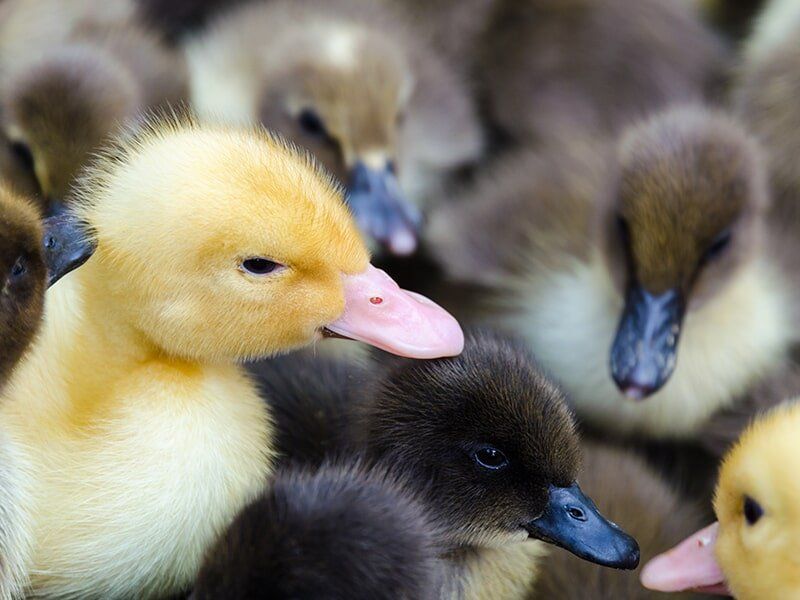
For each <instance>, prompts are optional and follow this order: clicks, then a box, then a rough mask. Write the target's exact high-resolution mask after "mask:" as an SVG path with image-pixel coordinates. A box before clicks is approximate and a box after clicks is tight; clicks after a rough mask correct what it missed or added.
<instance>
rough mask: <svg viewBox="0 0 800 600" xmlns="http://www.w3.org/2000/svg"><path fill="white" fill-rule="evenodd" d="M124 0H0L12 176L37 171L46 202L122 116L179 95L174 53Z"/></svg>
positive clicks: (0, 123) (58, 194)
mask: <svg viewBox="0 0 800 600" xmlns="http://www.w3.org/2000/svg"><path fill="white" fill-rule="evenodd" d="M128 4H130V3H129V2H128V3H126V2H124V1H122V0H115V1H114V2H109V3H105V2H100V1H98V0H71V1H68V2H61V1H60V0H58V1H56V0H34V1H32V2H31V1H29V0H7V1H6V2H5V3H4V5H3V7H2V11H3V15H4V20H0V40H2V41H0V52H2V59H0V66H1V67H2V76H1V77H0V105H1V106H0V127H2V130H3V133H4V136H5V138H6V139H7V142H8V144H9V151H10V152H11V154H12V155H13V160H14V162H13V163H11V164H13V166H14V167H15V169H16V171H18V172H19V173H18V174H16V175H15V176H16V177H18V178H22V177H27V178H28V179H33V180H35V182H36V187H37V192H38V194H39V195H40V196H41V198H42V202H43V204H44V206H45V208H46V210H53V209H54V208H57V205H58V203H60V202H61V201H62V200H63V199H64V198H65V196H66V194H67V191H68V189H69V188H70V185H71V183H72V182H73V179H74V178H75V176H76V174H77V173H78V171H79V170H80V168H81V167H82V166H83V165H84V164H85V163H86V161H87V159H88V157H89V156H90V155H91V154H92V153H93V152H95V151H96V150H97V149H98V148H99V146H100V145H101V143H102V142H103V141H104V140H105V139H106V138H107V137H108V136H109V135H110V134H111V133H112V132H114V130H115V129H116V128H117V127H118V126H119V125H120V124H121V123H123V122H124V121H126V120H128V119H131V118H133V117H135V116H137V115H138V114H140V113H141V112H142V111H144V110H145V109H148V108H151V107H158V106H161V105H163V104H166V103H168V102H175V101H178V100H179V99H180V98H181V97H182V96H183V93H184V82H185V72H184V67H183V62H182V57H181V56H180V55H178V54H177V53H175V52H172V51H170V50H168V49H167V48H166V47H165V46H163V44H162V43H161V41H160V40H159V39H158V38H157V37H156V36H155V35H153V34H151V33H150V32H148V31H146V30H145V29H144V28H143V27H142V26H141V24H139V23H138V22H137V21H136V19H135V16H134V14H133V13H132V9H131V8H130V7H128ZM115 9H116V10H115ZM9 162H10V161H6V163H7V164H8V163H9ZM54 204H55V205H56V206H55V207H54Z"/></svg>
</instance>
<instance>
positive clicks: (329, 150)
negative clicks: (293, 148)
mask: <svg viewBox="0 0 800 600" xmlns="http://www.w3.org/2000/svg"><path fill="white" fill-rule="evenodd" d="M186 51H187V56H188V63H189V72H190V87H191V101H192V105H193V106H194V108H195V109H196V110H197V111H198V112H199V113H200V114H201V115H203V116H205V117H207V118H217V119H222V120H225V121H228V122H246V123H248V122H255V121H260V122H262V123H264V124H265V125H266V126H267V127H269V128H270V129H273V130H276V131H279V132H281V133H282V134H283V135H286V136H288V137H289V138H291V139H292V140H294V141H295V142H297V143H298V144H299V145H301V146H303V147H305V148H307V149H309V150H310V151H311V152H313V154H314V155H315V156H317V158H319V159H320V160H321V161H322V162H323V164H324V165H325V166H327V167H328V168H329V169H330V170H331V171H332V172H333V173H334V174H335V175H336V176H337V177H339V179H340V180H342V181H346V182H347V185H348V202H349V204H350V207H351V209H352V210H353V212H354V214H355V216H356V219H357V220H358V222H359V224H360V226H361V228H362V230H363V231H364V232H365V233H366V234H367V235H368V237H370V238H371V239H374V240H375V241H376V242H378V243H379V244H381V245H383V246H384V247H386V248H387V249H388V250H389V251H390V253H392V254H397V255H404V256H405V255H408V254H411V253H413V252H414V251H415V249H416V248H417V243H418V233H419V228H420V226H421V213H420V210H419V204H420V203H421V202H423V201H424V199H425V197H428V196H430V197H433V196H435V195H436V194H434V191H435V190H436V189H437V188H439V187H440V186H441V185H444V181H445V180H446V178H447V175H448V174H449V173H450V172H452V171H454V170H455V169H458V168H461V167H464V166H465V165H467V164H469V163H471V162H474V161H475V160H476V159H477V158H478V156H479V154H480V150H481V133H480V127H479V125H478V122H477V119H476V116H475V110H474V107H473V105H472V102H471V98H470V96H469V94H468V92H467V90H466V88H465V85H464V83H463V82H462V81H461V80H460V79H459V77H458V74H457V73H456V71H455V70H454V69H453V68H451V67H449V65H447V64H446V63H445V62H444V59H442V58H440V57H439V56H437V54H436V53H435V52H434V51H433V50H432V49H431V48H430V47H429V45H428V44H427V43H426V40H425V38H424V36H422V35H421V34H420V33H419V32H417V31H415V30H414V29H413V28H412V27H410V26H409V25H408V24H407V23H406V22H405V20H404V18H403V15H402V14H399V13H398V14H396V13H395V11H393V10H391V7H390V6H386V5H385V4H383V3H380V2H373V1H372V0H309V1H306V2H293V1H292V0H278V1H271V2H256V3H248V4H245V5H243V6H241V7H240V8H237V9H234V10H231V11H227V12H226V13H224V14H223V15H221V16H220V18H219V19H218V20H217V21H215V22H214V23H212V24H211V25H209V27H208V30H207V31H206V32H205V33H204V34H202V35H200V36H198V37H197V38H196V39H194V40H192V41H190V42H188V43H187V46H186ZM412 200H413V202H412Z"/></svg>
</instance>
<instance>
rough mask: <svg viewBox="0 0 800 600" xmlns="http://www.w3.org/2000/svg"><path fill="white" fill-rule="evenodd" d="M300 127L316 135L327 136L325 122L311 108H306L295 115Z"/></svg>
mask: <svg viewBox="0 0 800 600" xmlns="http://www.w3.org/2000/svg"><path fill="white" fill-rule="evenodd" d="M297 121H298V122H299V123H300V127H302V128H303V130H304V131H305V132H306V133H308V134H310V135H313V136H316V137H327V136H328V132H327V131H326V129H325V124H324V123H323V122H322V119H321V118H320V116H319V115H318V114H317V113H315V112H314V111H313V110H311V109H309V108H306V109H305V110H303V111H302V112H301V113H300V115H299V116H298V117H297Z"/></svg>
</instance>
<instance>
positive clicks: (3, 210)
mask: <svg viewBox="0 0 800 600" xmlns="http://www.w3.org/2000/svg"><path fill="white" fill-rule="evenodd" d="M0 273H2V275H0V286H1V287H0V389H2V387H3V384H4V383H5V382H6V380H7V379H8V377H9V374H10V373H11V370H12V368H13V367H14V366H15V365H16V364H17V363H18V362H19V360H20V358H21V357H22V354H23V353H24V352H25V350H27V348H28V347H29V346H30V345H31V342H32V341H33V338H34V337H35V336H36V333H37V331H38V330H39V322H40V321H41V318H42V314H43V312H44V290H45V286H46V285H47V266H46V265H45V261H44V256H43V252H42V228H41V224H40V222H39V214H38V212H37V211H36V209H35V208H34V207H33V206H31V204H30V203H28V202H26V201H25V200H23V199H22V198H21V197H20V196H18V195H17V194H15V193H14V192H12V191H11V190H10V189H8V188H7V187H5V186H0Z"/></svg>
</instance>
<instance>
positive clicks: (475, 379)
mask: <svg viewBox="0 0 800 600" xmlns="http://www.w3.org/2000/svg"><path fill="white" fill-rule="evenodd" d="M359 419H360V426H359V428H358V429H359V431H360V437H361V439H362V443H363V447H364V448H365V452H366V454H367V456H368V457H369V458H371V459H372V460H378V461H382V462H384V463H385V464H390V465H400V466H401V467H402V468H403V472H404V473H405V474H406V476H407V477H409V478H410V480H411V482H412V486H414V487H415V489H418V490H420V494H421V498H422V500H423V501H424V502H425V506H426V507H427V508H428V510H429V512H430V514H431V517H432V518H433V519H434V521H435V522H436V523H439V524H441V526H442V527H443V528H444V533H443V536H442V543H443V545H444V546H445V548H447V549H448V550H447V551H446V552H445V553H444V555H443V558H444V560H445V571H446V574H445V583H444V586H443V591H442V594H441V597H442V598H451V597H455V595H456V594H459V593H460V594H462V595H463V597H468V598H517V597H524V596H525V595H526V594H527V593H528V590H529V589H530V586H531V585H532V583H533V582H534V581H535V578H536V575H537V573H538V572H539V565H538V563H539V561H540V560H541V558H542V557H543V556H544V554H545V553H546V550H545V547H544V545H543V544H541V541H545V542H548V543H550V544H555V545H557V546H561V547H562V548H565V549H566V550H568V551H570V552H572V553H574V554H576V555H577V556H578V557H580V558H582V559H584V560H588V561H590V562H594V563H598V564H601V565H605V566H612V567H616V568H623V569H632V568H635V567H636V565H637V564H638V560H639V548H638V545H637V544H636V542H635V541H634V540H633V538H631V537H630V536H628V535H627V534H625V533H624V532H623V531H622V530H620V529H619V528H618V527H617V526H616V525H613V524H611V523H610V522H609V521H607V520H606V519H605V517H603V516H602V515H601V514H600V513H599V512H598V510H597V508H596V507H595V505H594V503H593V502H592V501H591V500H590V499H589V498H587V497H586V496H585V495H584V494H583V492H582V491H581V488H580V487H579V486H578V484H577V483H576V477H577V475H578V471H579V464H580V447H579V442H578V436H577V433H576V431H575V427H574V423H573V420H572V417H571V415H570V413H569V411H568V410H567V408H566V403H565V400H564V396H563V393H562V392H561V390H560V389H559V388H558V387H557V386H556V385H555V384H554V383H553V382H551V381H550V380H549V379H547V378H546V377H545V376H544V375H543V374H542V372H541V371H540V370H539V368H538V367H537V366H536V364H535V363H534V362H533V359H532V358H531V356H530V355H529V354H528V353H527V351H526V350H525V349H524V348H523V347H522V346H521V345H520V344H518V343H516V342H513V341H510V340H507V339H505V338H502V337H500V336H497V335H493V334H487V333H483V334H480V333H479V334H475V335H473V336H472V337H470V338H469V339H468V342H467V344H466V345H465V350H464V353H463V354H462V355H461V356H459V357H457V358H454V359H447V360H436V361H431V362H418V361H406V362H404V363H401V364H399V365H397V366H396V367H395V368H393V369H392V370H391V371H390V372H389V374H388V376H387V377H386V378H385V379H384V380H383V381H382V382H381V383H380V384H379V385H378V387H377V391H376V394H375V396H374V399H373V400H372V401H371V402H368V403H366V406H364V408H363V409H362V410H360V411H359Z"/></svg>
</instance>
